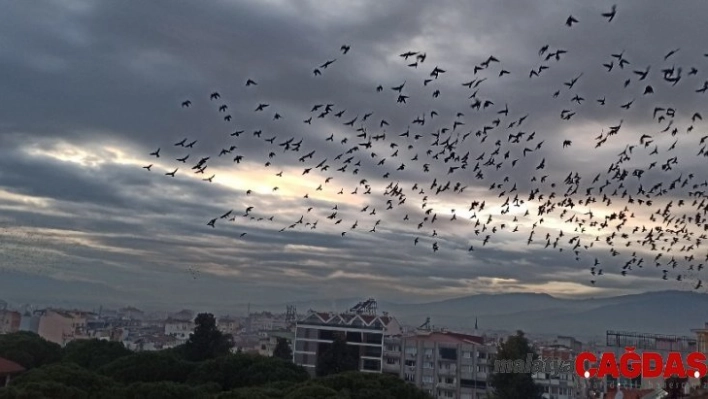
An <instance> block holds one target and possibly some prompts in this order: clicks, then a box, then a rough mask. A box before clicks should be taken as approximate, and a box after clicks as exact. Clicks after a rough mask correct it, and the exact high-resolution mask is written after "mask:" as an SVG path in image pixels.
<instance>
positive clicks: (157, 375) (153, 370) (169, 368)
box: [97, 351, 197, 384]
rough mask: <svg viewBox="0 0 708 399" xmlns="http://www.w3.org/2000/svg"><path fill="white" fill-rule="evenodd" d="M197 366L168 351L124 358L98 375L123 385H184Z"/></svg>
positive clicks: (106, 366)
mask: <svg viewBox="0 0 708 399" xmlns="http://www.w3.org/2000/svg"><path fill="white" fill-rule="evenodd" d="M196 367H197V364H195V363H192V362H187V361H185V360H183V359H181V358H179V357H177V356H176V355H175V354H174V353H172V352H168V351H155V352H138V353H134V354H132V355H130V356H124V357H121V358H119V359H116V360H114V361H112V362H111V363H108V364H107V365H105V366H103V367H101V368H100V369H98V370H97V371H98V373H100V374H103V375H105V376H108V377H111V378H113V379H114V380H116V381H118V382H120V383H123V384H132V383H135V382H161V381H172V382H177V383H183V382H185V381H186V380H187V378H188V377H189V375H190V374H191V373H192V372H193V371H194V370H195V368H196Z"/></svg>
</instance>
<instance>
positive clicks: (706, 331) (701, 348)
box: [691, 322, 708, 354]
mask: <svg viewBox="0 0 708 399" xmlns="http://www.w3.org/2000/svg"><path fill="white" fill-rule="evenodd" d="M691 332H693V333H695V334H696V351H698V352H701V353H705V354H708V322H706V323H705V324H704V325H703V328H694V329H693V330H691Z"/></svg>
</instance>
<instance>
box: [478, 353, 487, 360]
mask: <svg viewBox="0 0 708 399" xmlns="http://www.w3.org/2000/svg"><path fill="white" fill-rule="evenodd" d="M486 358H487V354H486V353H485V352H477V359H486Z"/></svg>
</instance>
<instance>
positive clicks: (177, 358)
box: [0, 314, 430, 399]
mask: <svg viewBox="0 0 708 399" xmlns="http://www.w3.org/2000/svg"><path fill="white" fill-rule="evenodd" d="M195 321H196V324H197V327H196V328H195V331H194V333H193V334H192V335H191V337H190V339H189V340H188V341H187V342H186V343H185V344H184V345H181V346H178V347H176V348H172V349H168V350H162V351H154V352H132V351H130V350H128V349H126V348H125V347H123V345H122V344H121V343H117V342H108V341H100V340H79V341H73V342H70V343H69V344H67V345H66V346H65V347H64V348H62V347H60V346H59V345H57V344H54V343H51V342H48V341H46V340H44V339H42V338H41V337H39V336H38V335H36V334H33V333H28V332H20V333H14V334H7V335H0V357H4V358H6V359H10V360H13V361H15V362H17V363H19V364H21V365H22V366H24V367H25V368H26V369H28V371H27V372H25V373H24V374H22V375H20V376H18V377H17V378H15V379H13V380H12V382H11V383H10V386H9V387H7V388H0V399H49V398H51V399H63V398H67V399H68V398H71V399H90V398H101V399H123V398H131V399H142V398H145V399H148V398H149V399H162V398H164V399H167V398H170V399H181V398H184V399H187V398H189V399H192V398H196V399H246V398H248V399H371V398H382V399H430V396H428V395H427V394H426V393H424V392H422V391H421V390H419V389H417V388H416V387H414V386H412V385H410V384H406V383H405V382H403V381H401V380H400V379H398V378H395V377H391V376H386V375H381V374H368V373H359V372H352V371H349V372H344V371H345V370H349V369H350V368H346V367H345V368H342V367H339V366H338V364H339V363H338V362H339V361H340V360H341V357H339V355H337V354H336V351H337V350H338V349H336V348H338V347H339V346H337V345H332V346H331V347H330V351H325V352H328V353H330V355H323V356H324V357H325V361H327V360H326V358H327V356H330V357H329V359H330V363H329V364H330V365H331V366H332V367H333V370H336V371H341V372H342V373H339V374H336V375H331V373H324V372H323V374H330V375H328V376H326V377H318V378H310V376H309V374H308V373H307V371H306V370H305V369H304V368H302V367H300V366H296V365H295V364H293V363H292V352H290V348H289V346H288V344H287V341H285V340H279V343H278V345H277V347H276V348H275V354H274V356H273V357H270V358H269V357H264V356H259V355H251V354H243V353H236V354H232V353H231V348H233V341H232V339H231V337H230V336H229V335H224V334H221V333H220V332H219V331H218V329H217V328H216V322H215V320H214V317H213V316H212V315H210V314H200V315H198V316H197V318H196V320H195ZM345 347H346V344H345ZM337 359H339V360H337ZM345 359H346V357H345ZM347 361H349V360H347ZM345 362H346V361H345Z"/></svg>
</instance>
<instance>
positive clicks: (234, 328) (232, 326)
mask: <svg viewBox="0 0 708 399" xmlns="http://www.w3.org/2000/svg"><path fill="white" fill-rule="evenodd" d="M216 325H217V328H218V329H219V331H221V332H222V333H224V334H236V333H238V332H239V330H241V323H239V321H238V320H236V319H235V318H233V317H229V316H224V317H219V318H218V319H217V321H216Z"/></svg>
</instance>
